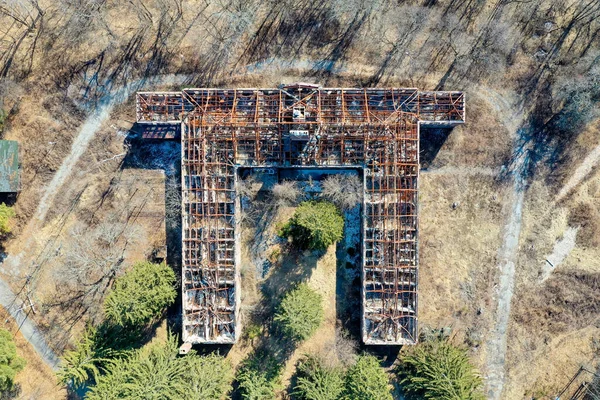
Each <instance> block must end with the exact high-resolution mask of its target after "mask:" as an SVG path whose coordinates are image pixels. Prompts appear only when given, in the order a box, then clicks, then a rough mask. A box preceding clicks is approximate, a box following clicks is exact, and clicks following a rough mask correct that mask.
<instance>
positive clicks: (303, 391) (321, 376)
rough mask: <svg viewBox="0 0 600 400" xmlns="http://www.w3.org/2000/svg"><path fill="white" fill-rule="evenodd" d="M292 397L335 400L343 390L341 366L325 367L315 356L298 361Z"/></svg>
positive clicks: (301, 399) (299, 399)
mask: <svg viewBox="0 0 600 400" xmlns="http://www.w3.org/2000/svg"><path fill="white" fill-rule="evenodd" d="M296 371H297V379H296V385H295V387H294V397H295V398H297V399H298V400H337V399H339V398H340V396H341V394H342V392H343V391H344V376H343V371H342V369H341V368H334V367H326V366H325V365H324V361H323V360H322V359H320V358H318V357H315V356H306V358H305V359H304V360H301V361H300V362H299V363H298V367H297V369H296Z"/></svg>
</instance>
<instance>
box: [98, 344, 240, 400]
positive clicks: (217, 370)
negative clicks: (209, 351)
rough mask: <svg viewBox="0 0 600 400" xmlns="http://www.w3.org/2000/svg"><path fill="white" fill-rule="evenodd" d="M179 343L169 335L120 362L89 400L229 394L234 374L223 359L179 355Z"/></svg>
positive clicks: (210, 399)
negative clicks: (164, 340)
mask: <svg viewBox="0 0 600 400" xmlns="http://www.w3.org/2000/svg"><path fill="white" fill-rule="evenodd" d="M178 352H179V350H178V347H177V340H176V338H175V337H173V336H170V337H169V338H168V340H167V341H166V342H163V343H156V344H153V345H150V346H149V347H147V348H144V349H141V350H137V351H135V352H133V355H132V356H131V357H129V358H125V359H117V360H115V361H114V363H112V364H111V365H110V366H109V367H108V368H107V374H106V375H102V376H100V377H99V378H98V381H97V384H96V386H94V387H92V388H91V390H90V392H89V394H88V395H87V396H86V399H87V400H113V399H140V400H141V399H144V400H175V399H190V400H216V399H223V398H225V396H226V395H227V393H228V392H229V390H230V388H231V386H230V384H231V380H232V378H233V372H232V368H231V366H230V365H229V364H228V363H227V362H226V361H225V359H223V358H222V357H219V356H216V355H210V356H206V357H202V356H198V355H196V354H195V352H193V351H192V352H190V353H188V354H187V355H186V356H184V357H179V356H178Z"/></svg>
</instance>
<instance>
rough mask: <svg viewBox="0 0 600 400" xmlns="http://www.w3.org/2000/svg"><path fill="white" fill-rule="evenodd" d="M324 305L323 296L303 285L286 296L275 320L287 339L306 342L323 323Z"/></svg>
mask: <svg viewBox="0 0 600 400" xmlns="http://www.w3.org/2000/svg"><path fill="white" fill-rule="evenodd" d="M322 303H323V299H322V297H321V295H320V294H319V293H317V292H315V291H314V290H312V289H311V288H309V287H308V285H307V284H305V283H302V284H300V285H298V286H297V287H296V288H295V289H292V290H290V291H289V292H288V293H287V294H286V295H285V297H284V298H283V300H282V301H281V304H280V305H279V308H278V310H277V313H276V314H275V317H274V318H273V320H274V321H275V323H276V324H277V325H278V327H279V329H280V330H281V332H282V333H283V335H284V336H285V337H287V338H289V339H292V340H294V341H302V340H306V339H308V338H309V337H310V336H312V334H313V333H315V331H316V330H317V328H318V327H319V325H321V322H322V321H323V304H322Z"/></svg>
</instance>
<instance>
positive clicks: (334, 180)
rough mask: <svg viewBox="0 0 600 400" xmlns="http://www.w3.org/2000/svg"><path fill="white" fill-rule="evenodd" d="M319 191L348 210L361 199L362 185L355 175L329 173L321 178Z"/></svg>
mask: <svg viewBox="0 0 600 400" xmlns="http://www.w3.org/2000/svg"><path fill="white" fill-rule="evenodd" d="M321 193H322V195H323V197H324V198H326V199H327V200H329V201H331V202H332V203H334V204H335V205H336V206H338V207H339V208H341V209H342V210H349V209H351V208H353V207H355V206H356V205H357V204H359V203H360V202H361V201H362V198H363V185H362V182H361V180H360V178H359V177H358V176H357V175H330V176H328V177H327V178H326V179H325V180H323V184H322V192H321Z"/></svg>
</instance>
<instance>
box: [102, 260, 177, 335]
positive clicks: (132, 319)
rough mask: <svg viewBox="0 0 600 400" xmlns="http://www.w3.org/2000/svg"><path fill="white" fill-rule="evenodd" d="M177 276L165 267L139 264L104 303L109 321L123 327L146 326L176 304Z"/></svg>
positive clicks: (148, 263) (118, 281)
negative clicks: (171, 305) (168, 307)
mask: <svg viewBox="0 0 600 400" xmlns="http://www.w3.org/2000/svg"><path fill="white" fill-rule="evenodd" d="M175 282H176V278H175V273H174V272H173V270H172V269H171V268H170V267H169V266H168V265H166V264H153V263H150V262H140V263H137V264H135V265H134V266H133V268H132V269H131V270H130V271H128V272H127V273H126V274H125V275H124V276H123V277H121V278H119V279H117V281H116V283H115V287H114V288H113V290H112V291H111V292H110V293H109V294H108V296H107V297H106V300H105V303H104V312H105V314H106V317H107V318H108V319H110V320H111V321H112V322H114V323H115V324H116V325H120V326H133V327H135V326H143V325H145V324H147V323H149V322H150V321H151V320H152V319H153V318H156V317H157V316H159V315H160V313H161V312H162V311H163V310H164V309H165V307H167V306H168V305H169V304H171V303H173V301H175V297H176V296H177V293H176V291H175V287H174V285H175Z"/></svg>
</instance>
